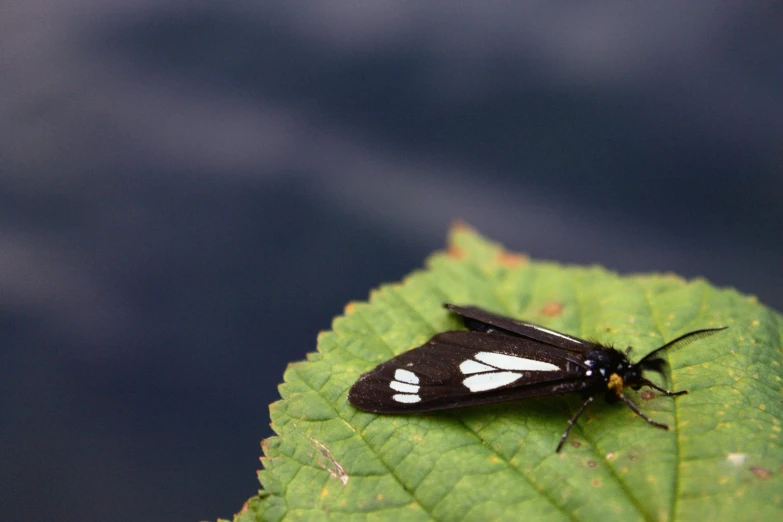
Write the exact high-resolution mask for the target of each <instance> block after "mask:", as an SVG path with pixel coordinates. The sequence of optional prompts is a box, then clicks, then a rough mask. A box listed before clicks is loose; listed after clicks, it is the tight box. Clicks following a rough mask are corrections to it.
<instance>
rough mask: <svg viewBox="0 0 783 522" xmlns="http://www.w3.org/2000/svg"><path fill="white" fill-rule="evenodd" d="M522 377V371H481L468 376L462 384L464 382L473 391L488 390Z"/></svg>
mask: <svg viewBox="0 0 783 522" xmlns="http://www.w3.org/2000/svg"><path fill="white" fill-rule="evenodd" d="M520 377H522V374H521V373H514V372H492V373H480V374H478V375H473V376H472V377H468V378H467V379H465V380H464V381H462V384H464V385H465V386H466V387H467V388H468V389H469V390H470V391H472V392H480V391H486V390H494V389H495V388H500V387H501V386H505V385H507V384H511V383H512V382H514V381H516V380H517V379H519V378H520Z"/></svg>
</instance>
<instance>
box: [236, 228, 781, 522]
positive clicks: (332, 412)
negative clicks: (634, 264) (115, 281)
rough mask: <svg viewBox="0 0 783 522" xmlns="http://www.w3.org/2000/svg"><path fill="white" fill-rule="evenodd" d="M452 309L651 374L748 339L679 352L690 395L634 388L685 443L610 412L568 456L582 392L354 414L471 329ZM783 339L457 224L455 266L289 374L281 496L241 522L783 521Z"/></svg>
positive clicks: (753, 323)
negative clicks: (562, 336) (590, 346)
mask: <svg viewBox="0 0 783 522" xmlns="http://www.w3.org/2000/svg"><path fill="white" fill-rule="evenodd" d="M444 302H452V303H460V304H473V305H477V306H481V307H484V308H487V309H489V310H492V311H495V312H498V313H502V314H505V315H510V316H514V317H518V318H522V319H525V320H529V321H531V322H535V323H539V324H543V325H546V326H548V327H551V328H554V329H557V330H560V331H563V332H568V333H571V334H574V335H577V336H580V337H584V338H591V339H596V340H599V341H602V342H606V343H612V344H614V345H616V346H618V347H625V346H628V345H633V347H634V350H633V352H631V357H632V359H635V360H636V359H638V358H640V357H642V356H643V355H644V354H645V353H648V352H649V351H651V350H652V349H654V348H656V347H658V346H660V345H661V344H663V343H664V342H665V341H668V340H671V339H673V338H675V337H677V336H678V335H680V334H682V333H685V332H687V331H689V330H695V329H699V328H709V327H717V326H730V328H729V329H728V330H726V331H725V332H721V333H719V334H717V335H714V336H712V337H710V338H709V339H705V340H700V341H698V342H695V343H693V344H692V345H690V346H688V347H687V348H685V349H682V350H679V351H676V352H674V353H670V354H669V362H670V365H671V371H670V374H669V375H668V380H669V383H670V385H671V387H672V388H673V389H675V390H680V389H687V390H689V392H690V393H689V394H688V395H684V396H682V397H677V398H676V399H672V398H670V397H665V396H661V395H660V394H655V396H654V397H652V398H651V397H650V395H649V394H644V395H642V394H640V393H636V392H633V391H630V390H629V392H628V393H629V396H630V397H631V399H632V400H634V401H635V402H636V403H637V404H639V406H640V408H641V409H642V410H643V411H644V412H645V413H647V414H649V415H650V416H651V417H652V418H654V419H656V420H659V421H662V422H665V423H667V424H669V425H670V426H671V430H670V431H664V430H660V429H656V428H654V427H652V426H650V425H648V424H646V423H645V422H644V421H643V420H642V419H640V418H639V417H637V416H636V415H634V414H633V412H631V411H630V410H629V409H628V408H626V407H623V406H621V405H607V404H604V403H603V401H597V402H596V403H594V404H593V405H591V407H590V408H589V410H588V413H587V414H586V415H584V416H583V417H582V418H581V419H580V421H579V422H578V423H577V425H576V426H575V427H574V429H573V430H572V432H571V436H570V437H569V439H568V441H567V442H566V445H565V447H564V448H563V451H562V452H561V453H555V451H554V449H555V446H556V445H557V441H558V438H559V437H560V435H561V433H562V432H563V429H564V428H565V424H566V421H567V420H568V418H569V417H570V415H571V414H572V413H573V412H574V411H575V409H576V408H577V407H578V406H579V404H580V402H581V400H580V397H578V396H562V397H549V398H543V399H532V400H526V401H519V402H513V403H504V404H497V405H491V406H483V407H475V408H468V409H462V410H454V411H449V412H443V413H437V414H431V415H410V416H389V415H375V414H371V413H366V412H362V411H359V410H357V409H355V408H353V407H352V406H351V405H350V404H348V402H347V401H346V394H347V392H348V389H349V388H350V386H351V385H352V384H353V383H354V382H355V381H356V379H357V378H358V377H359V375H361V374H362V373H363V372H366V371H368V370H371V369H372V368H373V367H375V366H376V365H377V364H379V363H381V362H383V361H385V360H387V359H389V358H391V357H392V356H394V355H397V354H399V353H401V352H404V351H406V350H409V349H411V348H413V347H415V346H418V345H419V344H421V343H423V342H425V341H426V340H427V339H428V338H429V337H430V336H432V335H433V334H435V333H436V332H441V331H444V330H448V329H453V328H456V327H458V322H457V321H456V320H455V319H454V318H453V317H450V316H449V314H448V313H447V311H446V310H444V309H443V308H442V306H441V304H442V303H444ZM782 338H783V317H781V316H780V315H779V314H777V313H775V312H774V311H772V310H770V309H768V308H765V307H764V306H762V305H760V304H758V303H757V302H756V299H755V298H753V297H748V296H743V295H741V294H739V293H737V292H736V291H734V290H727V289H718V288H715V287H713V286H710V285H709V284H708V283H706V282H705V281H702V280H695V281H684V280H683V279H681V278H679V277H677V276H674V275H635V276H627V277H626V276H622V277H621V276H618V275H617V274H615V273H613V272H609V271H607V270H605V269H603V268H600V267H588V268H584V267H563V266H560V265H557V264H554V263H545V262H531V261H529V260H528V259H527V258H526V257H525V256H522V255H518V254H512V253H508V252H506V251H504V250H503V249H502V248H501V247H500V246H499V245H497V244H494V243H491V242H489V241H487V240H485V239H483V238H482V237H480V236H479V235H478V234H476V233H475V232H473V231H472V230H470V229H468V228H467V227H464V226H461V227H456V228H455V229H454V230H453V231H452V234H451V238H450V246H449V249H448V251H447V252H444V253H437V254H435V255H433V256H432V257H431V258H430V259H429V260H428V262H427V268H426V269H425V270H422V271H417V272H414V273H413V274H411V275H410V276H408V277H406V278H405V280H404V281H403V282H402V283H401V284H390V285H385V286H383V287H381V288H380V289H379V290H377V291H374V292H373V293H372V294H371V296H370V300H369V302H368V303H351V304H349V305H348V306H347V307H346V310H345V315H343V316H341V317H338V318H336V319H335V321H334V324H333V329H332V330H331V331H328V332H323V333H322V334H321V335H320V336H319V337H318V352H317V353H314V354H311V355H310V356H309V357H308V361H306V362H299V363H294V364H291V365H290V366H289V367H288V369H287V371H286V372H285V375H284V381H285V382H284V383H283V384H282V385H281V386H280V394H281V395H282V400H280V401H278V402H275V403H274V404H272V405H271V407H270V410H271V416H272V428H273V429H274V431H275V432H276V433H277V436H276V437H272V438H270V439H268V440H266V441H264V443H263V449H264V454H265V456H264V458H263V459H262V462H263V467H264V469H263V470H262V471H260V472H259V477H260V480H261V484H262V487H263V490H262V491H261V493H260V495H259V496H258V497H254V498H253V499H251V500H250V501H249V502H248V503H247V504H246V506H245V508H244V509H243V511H242V512H241V513H240V514H238V515H237V516H236V518H235V520H237V521H242V522H248V521H260V520H265V521H277V520H283V519H285V520H340V521H343V520H356V521H359V520H373V521H382V520H390V521H391V520H406V521H408V520H412V521H416V520H433V519H435V520H477V521H483V520H536V521H541V520H543V521H550V520H551V521H555V520H619V519H622V520H623V521H624V522H630V521H635V520H662V521H666V520H682V521H693V520H751V519H753V520H783V433H782V432H781V420H782V419H783V379H781V369H783V366H782V365H783V347H782V345H783V341H781V339H782ZM661 384H663V383H662V382H661Z"/></svg>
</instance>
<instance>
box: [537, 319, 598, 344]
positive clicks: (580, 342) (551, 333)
mask: <svg viewBox="0 0 783 522" xmlns="http://www.w3.org/2000/svg"><path fill="white" fill-rule="evenodd" d="M528 326H530V327H531V328H535V329H536V330H538V331H539V332H544V333H547V334H549V335H555V336H557V337H560V338H561V339H567V340H569V341H573V342H575V343H579V344H584V342H582V341H580V340H579V339H576V338H575V337H570V336H568V335H563V334H561V333H560V332H556V331H554V330H550V329H549V328H544V327H543V326H536V325H533V324H531V325H528Z"/></svg>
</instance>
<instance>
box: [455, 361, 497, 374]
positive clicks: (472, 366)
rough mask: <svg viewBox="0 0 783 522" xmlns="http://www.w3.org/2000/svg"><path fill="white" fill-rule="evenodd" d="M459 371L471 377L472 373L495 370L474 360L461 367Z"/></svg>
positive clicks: (464, 363)
mask: <svg viewBox="0 0 783 522" xmlns="http://www.w3.org/2000/svg"><path fill="white" fill-rule="evenodd" d="M459 369H460V371H461V372H462V373H463V374H465V375H469V374H471V373H481V372H491V371H492V370H494V369H495V368H493V367H492V366H487V365H486V364H481V363H480V362H476V361H474V360H472V359H468V360H467V361H464V362H463V363H462V364H460V365H459Z"/></svg>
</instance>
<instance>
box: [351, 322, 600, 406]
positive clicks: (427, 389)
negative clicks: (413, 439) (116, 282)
mask: <svg viewBox="0 0 783 522" xmlns="http://www.w3.org/2000/svg"><path fill="white" fill-rule="evenodd" d="M584 372H585V366H584V365H583V364H582V363H581V362H580V360H579V359H577V358H575V357H574V356H573V354H571V353H569V352H568V351H566V350H560V349H556V348H552V347H550V346H547V345H542V344H541V343H539V342H536V341H532V340H530V339H526V338H524V337H512V336H506V335H495V334H491V333H483V332H471V331H451V332H443V333H440V334H438V335H436V336H434V337H433V338H432V339H430V340H429V341H428V342H427V343H425V344H424V345H422V346H420V347H418V348H414V349H413V350H409V351H407V352H405V353H403V354H400V355H398V356H397V357H395V358H393V359H391V360H389V361H386V362H385V363H383V364H381V365H379V366H377V367H376V368H375V369H374V370H372V371H370V372H368V373H365V374H364V375H362V376H361V377H360V378H359V380H358V381H357V382H356V383H355V384H354V385H353V387H351V390H350V392H349V393H348V400H349V401H350V403H351V404H353V405H354V406H356V407H357V408H360V409H362V410H365V411H371V412H376V413H410V412H417V411H418V412H421V411H435V410H445V409H451V408H459V407H463V406H471V405H476V404H486V403H493V402H501V401H510V400H515V399H522V398H526V397H540V396H544V395H553V394H558V393H567V392H571V391H577V390H581V389H584V388H586V387H587V386H589V385H590V382H591V381H590V380H586V379H584Z"/></svg>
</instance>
